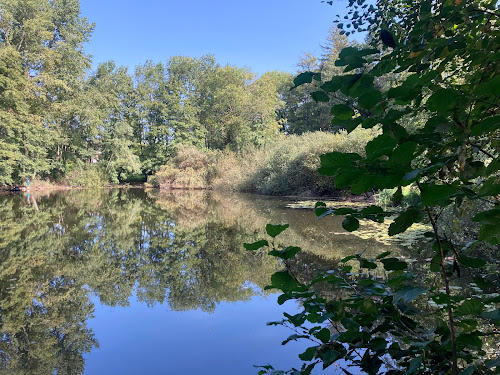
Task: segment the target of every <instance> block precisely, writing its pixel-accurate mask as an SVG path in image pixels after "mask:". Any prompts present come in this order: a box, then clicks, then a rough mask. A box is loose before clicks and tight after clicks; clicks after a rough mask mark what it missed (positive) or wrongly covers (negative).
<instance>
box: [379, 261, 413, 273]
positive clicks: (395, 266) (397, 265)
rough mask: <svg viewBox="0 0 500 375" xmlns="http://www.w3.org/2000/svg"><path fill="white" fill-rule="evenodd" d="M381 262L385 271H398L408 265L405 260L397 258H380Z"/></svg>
mask: <svg viewBox="0 0 500 375" xmlns="http://www.w3.org/2000/svg"><path fill="white" fill-rule="evenodd" d="M381 262H382V263H383V264H384V269H385V270H386V271H399V270H404V269H406V267H408V265H407V264H406V262H402V261H400V260H399V259H397V258H386V259H382V260H381Z"/></svg>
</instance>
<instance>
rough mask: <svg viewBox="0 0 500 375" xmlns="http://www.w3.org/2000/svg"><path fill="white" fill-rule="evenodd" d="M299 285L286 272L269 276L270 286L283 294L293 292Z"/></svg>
mask: <svg viewBox="0 0 500 375" xmlns="http://www.w3.org/2000/svg"><path fill="white" fill-rule="evenodd" d="M298 285H299V284H298V283H297V281H296V280H295V279H294V278H293V277H292V276H291V275H290V274H289V273H288V271H280V272H275V273H274V274H273V275H272V276H271V286H272V287H273V288H276V289H281V290H283V291H284V292H286V291H290V290H295V289H296V288H297V286H298Z"/></svg>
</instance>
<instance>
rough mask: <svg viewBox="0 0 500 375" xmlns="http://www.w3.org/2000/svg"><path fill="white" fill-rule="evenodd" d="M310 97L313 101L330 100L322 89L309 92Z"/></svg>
mask: <svg viewBox="0 0 500 375" xmlns="http://www.w3.org/2000/svg"><path fill="white" fill-rule="evenodd" d="M311 98H313V100H314V101H315V102H325V103H326V102H328V101H329V100H330V97H329V96H328V95H327V94H326V93H325V92H324V91H315V92H312V93H311Z"/></svg>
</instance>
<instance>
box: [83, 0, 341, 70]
mask: <svg viewBox="0 0 500 375" xmlns="http://www.w3.org/2000/svg"><path fill="white" fill-rule="evenodd" d="M80 4H81V11H82V15H83V16H84V17H87V18H88V20H89V21H90V22H95V23H96V28H95V31H94V34H93V36H92V39H91V41H90V43H88V44H87V45H86V52H87V53H89V54H91V55H93V62H94V67H95V66H96V65H97V64H98V63H100V62H103V61H107V60H114V61H115V62H116V64H117V65H125V66H128V67H129V72H131V71H133V69H134V67H135V66H136V65H139V64H142V63H144V62H145V61H146V60H148V59H149V60H153V61H154V62H159V61H166V60H167V59H168V58H169V57H170V56H175V55H183V56H190V57H200V56H202V55H204V54H207V53H211V54H213V55H215V57H216V59H217V61H218V62H219V63H220V64H222V65H225V64H231V65H236V66H238V67H244V66H246V67H248V68H250V69H251V70H252V71H254V72H256V73H259V74H262V73H264V72H266V71H269V70H283V71H289V72H294V71H295V64H296V63H297V61H298V59H299V56H301V55H302V54H303V53H304V52H312V53H314V54H316V55H319V54H320V53H321V49H320V47H319V45H320V43H323V42H324V40H325V38H326V36H327V34H328V29H329V28H330V27H331V26H332V21H333V20H334V19H335V15H336V14H339V13H340V14H345V11H346V10H345V9H346V5H347V0H337V1H335V0H334V2H333V6H330V5H327V4H325V3H321V1H320V0H267V1H266V0H253V1H241V0H230V1H223V0H212V1H201V0H191V1H189V0H142V1H131V0H80Z"/></svg>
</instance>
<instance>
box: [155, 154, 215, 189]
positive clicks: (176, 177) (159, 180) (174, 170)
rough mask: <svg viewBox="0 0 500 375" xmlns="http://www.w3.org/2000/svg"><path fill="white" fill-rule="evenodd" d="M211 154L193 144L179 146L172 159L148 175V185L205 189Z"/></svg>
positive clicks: (210, 167) (167, 187)
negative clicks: (151, 174)
mask: <svg viewBox="0 0 500 375" xmlns="http://www.w3.org/2000/svg"><path fill="white" fill-rule="evenodd" d="M212 169H213V155H212V153H210V152H204V151H202V150H200V149H198V148H196V147H194V146H183V147H180V148H179V149H178V150H177V152H176V154H175V156H174V157H173V158H172V160H171V161H170V162H169V163H167V165H164V166H162V167H161V168H160V170H159V171H157V172H156V173H155V174H154V175H153V176H149V177H148V180H147V184H148V185H149V186H152V187H155V188H159V189H163V190H168V189H206V188H208V187H209V184H208V180H209V179H210V177H211V175H212V174H213V171H212Z"/></svg>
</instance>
